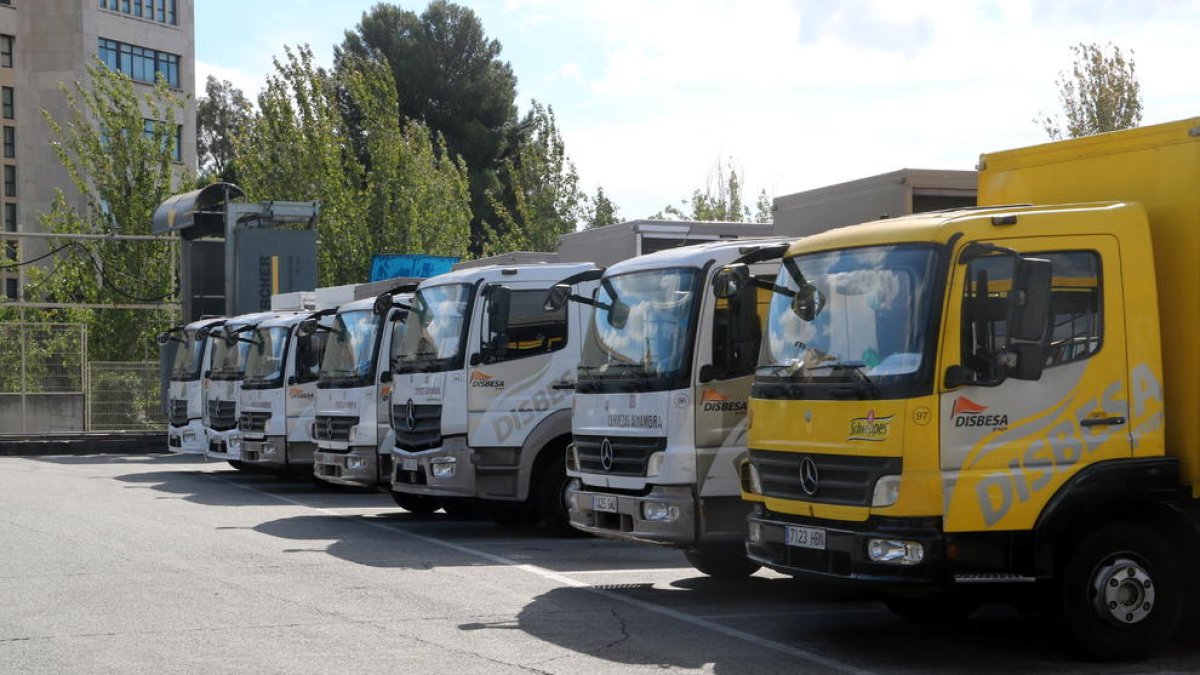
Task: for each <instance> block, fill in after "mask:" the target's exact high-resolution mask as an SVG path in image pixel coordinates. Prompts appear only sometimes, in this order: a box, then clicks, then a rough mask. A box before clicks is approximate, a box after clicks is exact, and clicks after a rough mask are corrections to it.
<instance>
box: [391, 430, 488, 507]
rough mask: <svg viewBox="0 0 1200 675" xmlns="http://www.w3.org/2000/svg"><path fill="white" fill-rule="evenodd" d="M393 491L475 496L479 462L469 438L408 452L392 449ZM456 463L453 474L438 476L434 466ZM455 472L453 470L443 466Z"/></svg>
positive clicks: (456, 439) (430, 494)
mask: <svg viewBox="0 0 1200 675" xmlns="http://www.w3.org/2000/svg"><path fill="white" fill-rule="evenodd" d="M392 464H393V465H394V470H393V471H392V476H391V481H392V490H393V491H395V492H400V493H403V494H409V495H423V496H429V497H468V498H473V497H475V496H476V495H475V465H474V464H472V463H471V448H469V447H467V439H466V438H465V437H457V438H447V439H445V441H444V445H442V447H440V448H434V449H433V450H423V451H421V452H407V451H405V450H401V449H399V448H393V449H392ZM434 464H440V465H442V466H446V465H452V466H453V467H454V468H453V469H452V471H453V473H452V474H451V475H446V474H445V473H443V474H442V475H441V476H437V475H434V473H433V465H434ZM443 471H444V472H445V471H451V469H443Z"/></svg>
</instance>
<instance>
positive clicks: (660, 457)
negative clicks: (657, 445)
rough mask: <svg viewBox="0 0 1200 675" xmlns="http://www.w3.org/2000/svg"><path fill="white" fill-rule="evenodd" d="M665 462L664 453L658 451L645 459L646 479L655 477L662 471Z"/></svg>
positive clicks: (665, 454)
mask: <svg viewBox="0 0 1200 675" xmlns="http://www.w3.org/2000/svg"><path fill="white" fill-rule="evenodd" d="M666 461H667V453H666V452H663V451H662V450H659V451H658V452H655V453H652V454H651V455H650V457H649V458H647V459H646V477H647V478H650V477H652V476H657V475H658V473H659V472H660V471H662V467H663V464H665V463H666Z"/></svg>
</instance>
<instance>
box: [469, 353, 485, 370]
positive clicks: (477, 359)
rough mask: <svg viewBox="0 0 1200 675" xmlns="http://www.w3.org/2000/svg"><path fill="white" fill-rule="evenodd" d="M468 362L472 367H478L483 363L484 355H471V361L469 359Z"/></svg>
mask: <svg viewBox="0 0 1200 675" xmlns="http://www.w3.org/2000/svg"><path fill="white" fill-rule="evenodd" d="M467 362H468V363H470V364H471V366H472V367H474V366H478V365H480V364H481V363H483V354H480V353H479V352H476V353H474V354H472V355H471V358H470V359H467Z"/></svg>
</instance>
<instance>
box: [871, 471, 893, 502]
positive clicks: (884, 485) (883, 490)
mask: <svg viewBox="0 0 1200 675" xmlns="http://www.w3.org/2000/svg"><path fill="white" fill-rule="evenodd" d="M899 498H900V476H883V477H882V478H880V479H879V480H877V481H875V494H873V495H872V496H871V506H891V505H892V504H895V503H896V500H897V499H899Z"/></svg>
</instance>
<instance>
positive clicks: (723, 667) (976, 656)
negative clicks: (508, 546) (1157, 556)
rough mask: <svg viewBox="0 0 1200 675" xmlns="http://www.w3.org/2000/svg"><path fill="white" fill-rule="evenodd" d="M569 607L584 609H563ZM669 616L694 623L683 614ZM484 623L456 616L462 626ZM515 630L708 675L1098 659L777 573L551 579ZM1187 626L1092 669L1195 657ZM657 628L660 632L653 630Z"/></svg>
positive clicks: (1000, 668) (984, 611)
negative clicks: (574, 581)
mask: <svg viewBox="0 0 1200 675" xmlns="http://www.w3.org/2000/svg"><path fill="white" fill-rule="evenodd" d="M681 590H682V591H683V592H681ZM614 596H619V598H615V597H614ZM650 606H654V607H657V608H665V611H662V610H655V609H651V608H650ZM570 607H581V608H585V609H582V610H580V611H577V612H567V611H564V608H570ZM664 614H665V615H666V616H664ZM679 614H683V615H686V616H688V617H691V618H693V619H697V620H698V621H699V622H700V625H697V623H692V624H691V625H689V623H685V622H684V621H683V620H681V619H680V618H678V615H679ZM498 627H500V628H503V626H498ZM490 628H492V627H491V626H488V625H486V624H463V625H460V626H459V629H460V630H467V631H470V630H488V629H490ZM516 628H518V629H520V630H522V631H524V632H525V633H527V634H528V635H530V636H532V637H535V638H537V639H539V640H543V641H545V642H548V643H550V644H553V645H555V646H557V647H559V648H561V649H563V650H567V651H569V652H576V653H583V654H588V655H589V656H592V657H595V658H601V659H605V660H608V661H612V662H614V663H619V664H628V665H643V666H644V665H651V664H653V665H658V666H659V667H661V668H691V669H700V668H704V667H708V666H710V665H711V666H712V668H713V670H714V672H718V673H739V674H740V673H774V672H779V673H784V672H826V671H831V670H842V671H858V672H881V673H882V672H908V673H911V672H965V671H967V670H970V671H971V672H972V673H976V674H978V673H996V674H998V675H999V674H1001V673H1003V674H1007V673H1014V672H1020V673H1035V672H1039V673H1061V672H1062V671H1064V670H1066V671H1075V672H1095V671H1096V670H1098V669H1100V666H1098V664H1094V663H1089V662H1085V661H1079V660H1077V658H1076V657H1075V655H1074V653H1073V652H1071V651H1070V649H1069V644H1068V641H1067V639H1066V637H1065V636H1064V635H1062V634H1061V629H1060V628H1059V627H1058V626H1057V625H1055V624H1054V623H1053V622H1051V621H1049V620H1047V619H1044V618H1042V617H1038V616H1030V615H1023V614H1020V613H1018V612H1017V611H1016V610H1015V609H1012V608H1009V607H1002V606H998V605H996V606H993V605H987V606H984V607H983V608H981V609H980V611H979V613H978V614H977V615H976V616H975V617H973V618H971V619H970V620H967V621H960V622H957V623H954V624H945V625H930V624H921V623H914V622H909V621H906V620H904V619H901V618H899V617H895V616H893V615H892V614H891V613H890V612H889V611H888V610H887V609H886V608H885V607H884V606H883V604H882V603H880V602H878V601H876V600H873V599H870V598H869V597H866V596H860V597H857V598H853V597H839V595H838V594H837V593H836V592H834V593H832V594H831V592H830V590H829V589H828V587H825V588H821V587H820V585H815V584H809V585H804V584H800V583H797V582H795V581H792V580H788V579H758V578H751V579H749V580H747V581H745V582H735V583H730V582H722V581H718V580H714V579H688V580H685V581H683V582H677V583H674V584H671V585H670V586H668V587H662V586H655V585H652V584H624V585H598V586H592V587H577V588H557V589H555V590H552V591H549V592H547V593H544V594H542V595H540V596H538V597H537V598H535V599H534V601H533V602H531V603H530V604H528V605H527V606H526V607H525V608H524V609H523V610H522V611H521V612H520V614H519V615H518V620H517V625H516ZM1196 628H1197V626H1195V625H1192V626H1185V627H1184V628H1183V629H1182V630H1181V631H1180V634H1179V635H1178V636H1177V637H1176V638H1175V640H1174V641H1173V643H1172V645H1171V647H1170V648H1169V649H1167V650H1166V651H1164V653H1162V654H1161V655H1158V656H1156V657H1155V658H1154V659H1152V660H1149V661H1144V662H1137V663H1126V664H1106V665H1104V666H1102V669H1103V670H1104V672H1113V673H1143V672H1156V671H1158V672H1189V671H1191V670H1192V669H1193V668H1194V664H1195V659H1196V658H1197V657H1200V644H1196V641H1195V640H1194V639H1193V636H1194V635H1195V632H1194V631H1195V630H1196ZM739 633H740V634H743V635H750V636H753V638H752V639H754V640H755V642H753V643H752V642H751V641H750V640H749V639H747V638H745V637H744V636H743V635H739ZM665 635H670V636H672V637H671V638H670V639H663V636H665ZM761 640H766V641H769V643H764V642H761ZM525 665H527V666H528V665H533V666H536V665H537V664H525Z"/></svg>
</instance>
